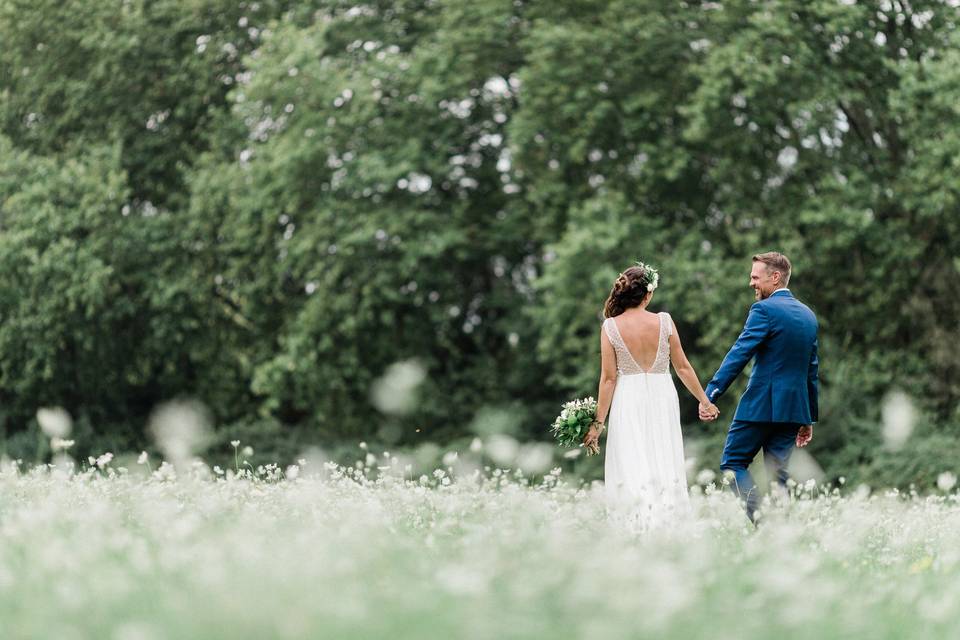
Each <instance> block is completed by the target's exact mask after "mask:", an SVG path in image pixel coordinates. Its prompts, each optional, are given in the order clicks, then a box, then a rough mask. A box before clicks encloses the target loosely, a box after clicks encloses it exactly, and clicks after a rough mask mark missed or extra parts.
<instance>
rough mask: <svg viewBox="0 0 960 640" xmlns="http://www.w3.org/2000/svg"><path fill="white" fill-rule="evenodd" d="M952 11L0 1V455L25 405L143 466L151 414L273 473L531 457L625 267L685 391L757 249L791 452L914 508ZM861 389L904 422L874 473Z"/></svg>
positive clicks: (590, 379) (932, 464) (23, 439)
mask: <svg viewBox="0 0 960 640" xmlns="http://www.w3.org/2000/svg"><path fill="white" fill-rule="evenodd" d="M950 5H951V3H946V2H931V1H924V0H920V1H917V2H911V3H910V4H909V5H907V4H905V3H900V2H890V3H887V2H880V3H876V2H862V3H861V2H839V3H838V2H834V1H828V0H815V1H809V0H808V1H799V0H797V1H788V0H780V1H775V0H767V1H763V2H755V1H747V0H732V1H729V2H666V1H655V0H629V1H628V0H607V1H599V0H554V1H551V2H548V3H533V2H526V1H524V0H516V1H513V0H474V1H472V2H469V3H467V2H436V1H430V0H419V1H418V0H394V1H387V0H380V1H376V0H370V1H366V2H365V1H360V0H358V1H351V2H342V1H337V0H313V1H312V2H292V1H282V0H271V1H263V2H255V3H251V2H240V3H229V2H224V1H223V0H162V1H157V2H148V1H146V0H129V1H127V2H124V3H122V4H121V5H116V6H114V5H109V6H108V5H101V4H98V3H95V2H89V1H88V0H71V1H68V2H62V1H60V2H53V1H52V0H34V1H31V2H29V3H28V2H24V1H23V0H0V42H3V47H0V261H2V268H0V411H2V415H0V419H2V427H3V432H4V433H5V434H6V435H5V444H4V445H3V448H4V450H6V451H7V452H8V453H10V454H12V455H19V456H25V457H37V456H43V455H45V453H46V452H45V451H44V450H43V449H42V447H41V448H40V449H37V446H38V445H37V442H41V440H38V438H37V436H36V429H37V427H36V423H35V419H34V417H33V416H34V414H35V411H36V408H37V407H38V406H45V405H62V406H64V407H66V408H67V409H68V410H69V411H71V413H72V414H73V415H74V416H75V417H76V418H77V419H78V425H79V427H78V428H79V429H81V432H80V434H78V441H79V442H78V446H82V447H91V448H94V449H95V448H97V447H104V446H109V447H112V448H114V449H124V448H141V447H142V446H143V445H144V442H145V436H144V426H143V425H144V424H145V421H146V418H147V416H148V414H149V412H150V410H151V409H152V408H153V407H154V406H155V405H156V404H157V403H158V402H161V401H163V400H166V399H169V398H172V397H176V396H193V397H197V398H199V399H201V400H203V401H204V402H205V403H206V404H207V405H208V406H209V407H210V409H211V410H212V412H213V414H214V415H215V416H216V420H217V423H218V425H219V427H218V433H219V434H220V438H221V442H223V441H226V440H229V439H231V438H232V437H243V438H244V439H245V440H250V441H254V442H256V444H257V445H258V448H260V449H261V450H271V448H272V450H271V453H272V454H274V455H278V456H287V455H290V454H292V453H294V452H295V451H296V450H297V449H299V448H300V447H302V446H304V445H306V444H309V443H320V444H326V445H330V444H331V443H336V442H341V441H344V440H346V439H356V438H367V439H374V440H378V441H381V442H383V443H384V444H387V445H390V446H412V445H417V444H418V443H422V442H428V441H449V440H452V439H456V438H459V437H463V436H466V435H468V434H469V433H470V429H471V423H472V422H473V421H474V419H475V417H476V416H477V415H478V414H479V413H481V412H486V414H484V415H488V414H489V412H490V410H491V409H494V410H496V411H499V413H498V414H497V415H499V416H501V417H502V416H508V418H506V419H505V420H504V421H505V422H506V423H508V424H507V426H512V427H514V428H515V429H516V430H517V432H518V434H519V435H521V436H524V437H535V438H545V437H547V432H546V426H547V425H548V424H549V421H550V420H551V419H552V418H553V416H554V415H555V414H556V408H557V407H558V406H559V403H560V402H562V401H564V400H566V399H568V398H569V397H571V396H574V395H587V394H590V393H594V392H595V388H594V387H595V384H596V378H597V371H598V362H597V360H598V353H599V348H598V330H599V311H600V308H601V306H602V302H603V299H604V297H605V295H606V292H607V290H608V288H609V286H610V284H611V282H612V280H613V278H614V277H615V276H616V274H617V272H618V271H619V270H620V269H622V268H623V267H624V266H626V265H628V264H630V263H631V262H632V261H633V260H635V259H643V260H645V261H648V262H651V263H653V264H655V265H657V266H658V267H659V269H660V272H661V273H662V275H663V280H662V286H661V288H660V290H658V293H657V300H656V301H655V304H654V306H657V307H660V308H662V309H666V310H669V311H670V312H671V313H672V314H673V316H674V318H675V320H676V321H677V323H678V325H679V331H680V334H681V336H682V338H683V339H684V342H685V344H686V346H687V352H688V355H689V356H690V357H691V360H692V361H693V363H694V365H695V366H696V367H697V369H698V371H699V373H700V377H701V379H704V380H706V379H708V378H709V376H710V375H711V374H712V372H713V370H714V368H715V367H716V366H717V365H718V364H719V362H720V359H721V358H722V357H723V354H724V353H725V350H726V349H727V348H728V347H729V345H730V344H731V343H732V341H733V340H734V338H735V337H736V335H737V332H738V331H739V328H740V326H741V324H742V322H743V319H744V317H745V314H746V310H747V308H748V306H749V304H750V302H751V301H752V292H751V291H750V290H749V289H748V288H747V287H746V282H747V274H748V272H749V269H750V260H749V258H750V256H751V255H752V254H753V253H756V252H758V251H763V250H770V249H779V250H782V251H784V252H786V253H787V254H788V255H790V256H791V257H792V259H793V261H794V264H795V276H794V280H793V282H792V283H791V289H792V290H793V291H794V292H795V293H796V294H797V295H798V297H800V298H801V299H803V300H804V301H806V302H807V303H808V304H809V305H810V306H811V307H812V308H813V309H814V310H815V311H816V312H817V313H818V315H819V317H820V320H821V345H822V387H823V396H822V402H823V405H822V410H821V418H822V421H821V423H820V425H819V426H818V430H817V437H816V438H815V440H814V443H813V445H812V448H811V451H812V453H813V455H814V456H815V457H816V458H817V459H818V461H819V462H820V463H821V464H822V465H824V467H825V469H826V470H827V472H828V474H830V475H833V476H839V475H847V476H848V477H855V478H860V479H865V480H871V479H876V480H877V481H881V482H884V483H901V484H906V483H909V482H918V483H922V484H929V483H931V482H932V481H933V479H934V478H935V477H936V474H937V473H938V472H940V471H943V470H945V469H948V468H952V467H954V466H955V465H956V460H957V459H958V455H960V445H958V444H957V442H956V436H958V435H960V408H958V407H960V403H958V401H960V360H958V359H957V358H956V356H955V355H954V351H955V350H954V345H955V344H956V343H957V342H958V341H960V328H958V322H957V319H958V317H960V297H958V296H957V295H956V293H955V292H954V290H953V289H954V287H953V284H954V283H955V282H956V281H957V277H958V276H960V258H958V257H957V256H960V202H958V198H960V178H958V177H957V176H958V175H960V174H958V172H957V170H956V169H957V165H958V160H957V158H960V133H958V132H960V127H957V124H958V121H960V113H958V111H957V105H958V104H960V53H958V51H960V48H958V45H960V35H958V34H957V31H956V24H957V19H958V17H960V16H958V11H957V9H956V8H954V7H952V6H950ZM407 360H415V361H417V362H419V363H420V364H421V365H422V366H423V367H424V368H425V370H426V373H427V377H426V382H425V383H424V384H423V385H422V386H421V388H420V390H419V395H418V402H417V404H416V407H415V409H414V410H413V411H412V412H408V413H402V414H384V413H382V412H381V411H379V410H378V409H377V408H376V407H375V406H374V404H372V403H371V401H370V389H371V385H373V384H374V381H375V380H376V379H377V378H378V377H379V376H381V375H382V374H383V373H384V371H385V370H387V368H388V367H389V366H390V365H391V364H393V363H396V362H398V361H407ZM740 384H741V388H742V384H743V382H742V381H741V383H740ZM893 388H902V389H905V390H906V391H908V392H909V393H910V394H911V395H912V396H913V397H914V398H915V399H916V400H917V401H918V402H919V404H920V408H921V409H922V411H921V416H922V418H921V420H920V423H919V425H918V428H917V430H916V431H915V433H914V435H913V436H912V438H911V440H910V441H909V442H908V444H907V446H906V449H905V450H904V451H901V452H899V453H897V454H895V455H894V454H892V453H890V452H887V451H884V450H883V448H882V439H881V427H880V410H879V409H880V406H881V402H882V399H883V397H884V396H885V394H886V393H887V392H888V391H889V390H890V389H893ZM736 390H737V389H734V390H733V391H734V392H731V393H729V394H728V396H727V397H726V398H725V399H724V402H723V404H722V406H721V409H722V410H723V412H724V415H725V416H729V415H730V414H731V413H732V408H733V404H734V402H735V401H736V397H737V394H736V393H735V391H736ZM682 402H683V410H684V415H685V416H686V417H687V418H688V419H689V420H690V422H691V426H690V428H689V429H688V430H687V432H686V436H687V438H688V440H691V441H693V440H696V439H698V438H700V437H704V434H709V436H706V446H707V451H708V452H712V453H708V457H716V447H717V445H718V443H719V441H720V439H721V438H722V435H723V434H722V431H723V429H722V428H721V427H719V426H718V425H711V426H709V427H702V426H699V425H697V424H695V423H694V420H695V405H694V403H693V402H692V401H690V400H689V398H685V399H684V400H683V401H682Z"/></svg>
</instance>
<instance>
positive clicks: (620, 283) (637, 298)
mask: <svg viewBox="0 0 960 640" xmlns="http://www.w3.org/2000/svg"><path fill="white" fill-rule="evenodd" d="M649 273H650V272H649V271H648V270H647V269H645V268H644V267H638V266H634V267H630V268H629V269H627V270H625V271H624V272H623V273H621V274H620V276H619V277H618V278H617V281H616V282H614V283H613V289H611V290H610V295H609V296H607V301H606V302H605V303H604V304H603V317H604V318H612V317H614V316H618V315H620V314H621V313H623V312H624V311H626V310H627V309H631V308H633V307H638V306H640V305H641V304H643V301H644V300H646V299H647V296H649V295H650V291H648V290H647V285H648V284H650V276H649V275H648V274H649Z"/></svg>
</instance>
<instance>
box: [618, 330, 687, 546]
mask: <svg viewBox="0 0 960 640" xmlns="http://www.w3.org/2000/svg"><path fill="white" fill-rule="evenodd" d="M657 315H658V316H659V318H660V332H659V340H658V347H657V355H656V357H655V358H654V360H653V364H652V365H651V366H650V368H649V369H648V370H644V369H643V368H642V367H641V366H640V365H639V364H637V361H636V360H635V359H634V357H633V355H632V354H631V353H630V350H629V349H628V348H627V345H626V344H625V343H624V341H623V338H622V337H621V336H620V330H619V328H618V326H617V323H616V320H615V319H614V318H607V319H606V320H605V321H604V323H603V328H604V330H605V331H606V334H607V337H608V338H609V339H610V342H611V344H612V345H613V348H614V351H616V355H617V386H616V390H615V391H614V393H613V402H612V404H611V405H610V413H609V422H608V424H609V432H608V434H607V444H606V461H605V463H604V486H605V494H606V498H607V501H608V505H609V512H610V514H611V516H612V517H615V518H617V519H619V520H622V521H624V522H626V523H627V524H628V525H630V526H631V528H635V529H638V530H646V529H649V528H651V527H654V526H657V525H659V524H669V523H671V522H673V521H675V520H676V519H677V518H678V517H685V516H687V515H689V514H690V502H689V495H688V492H687V477H686V467H685V465H684V456H683V436H682V434H681V432H680V402H679V398H678V397H677V389H676V387H675V386H674V384H673V377H672V376H671V375H670V340H669V339H670V336H671V335H672V333H673V320H672V319H671V318H670V314H668V313H659V314H657Z"/></svg>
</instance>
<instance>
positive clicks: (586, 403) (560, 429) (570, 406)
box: [550, 397, 597, 447]
mask: <svg viewBox="0 0 960 640" xmlns="http://www.w3.org/2000/svg"><path fill="white" fill-rule="evenodd" d="M596 416H597V401H596V400H594V399H593V398H592V397H591V398H583V399H580V400H571V401H570V402H566V403H564V405H563V410H562V411H561V412H560V415H558V416H557V418H556V419H555V420H554V421H553V426H552V427H550V430H551V431H552V432H553V436H554V437H555V438H556V439H557V444H559V445H560V446H561V447H577V446H580V444H581V443H582V442H583V438H584V437H585V436H586V435H587V431H588V430H589V429H590V425H591V424H593V421H594V420H595V419H596Z"/></svg>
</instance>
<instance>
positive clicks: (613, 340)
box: [603, 312, 673, 376]
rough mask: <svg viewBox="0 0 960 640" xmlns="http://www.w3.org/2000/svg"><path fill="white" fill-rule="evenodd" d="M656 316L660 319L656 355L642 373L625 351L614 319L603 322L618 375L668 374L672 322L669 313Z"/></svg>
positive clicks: (630, 355) (631, 356)
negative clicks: (615, 355) (615, 358)
mask: <svg viewBox="0 0 960 640" xmlns="http://www.w3.org/2000/svg"><path fill="white" fill-rule="evenodd" d="M657 316H658V317H659V318H660V334H659V342H658V344H657V355H656V357H655V358H654V360H653V366H651V367H650V370H649V371H644V370H643V367H641V366H640V365H639V364H637V361H636V360H634V358H633V354H632V353H630V350H629V349H627V345H626V343H625V342H624V341H623V337H622V336H621V335H620V329H619V328H618V327H617V323H616V322H615V321H614V319H613V318H607V319H606V320H604V321H603V328H604V330H605V331H606V332H607V337H608V338H610V344H612V345H613V350H614V352H616V354H617V373H618V374H620V375H624V376H630V375H636V374H638V373H669V372H670V335H671V334H672V333H673V322H672V321H671V320H670V314H669V313H666V312H661V313H658V314H657Z"/></svg>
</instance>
